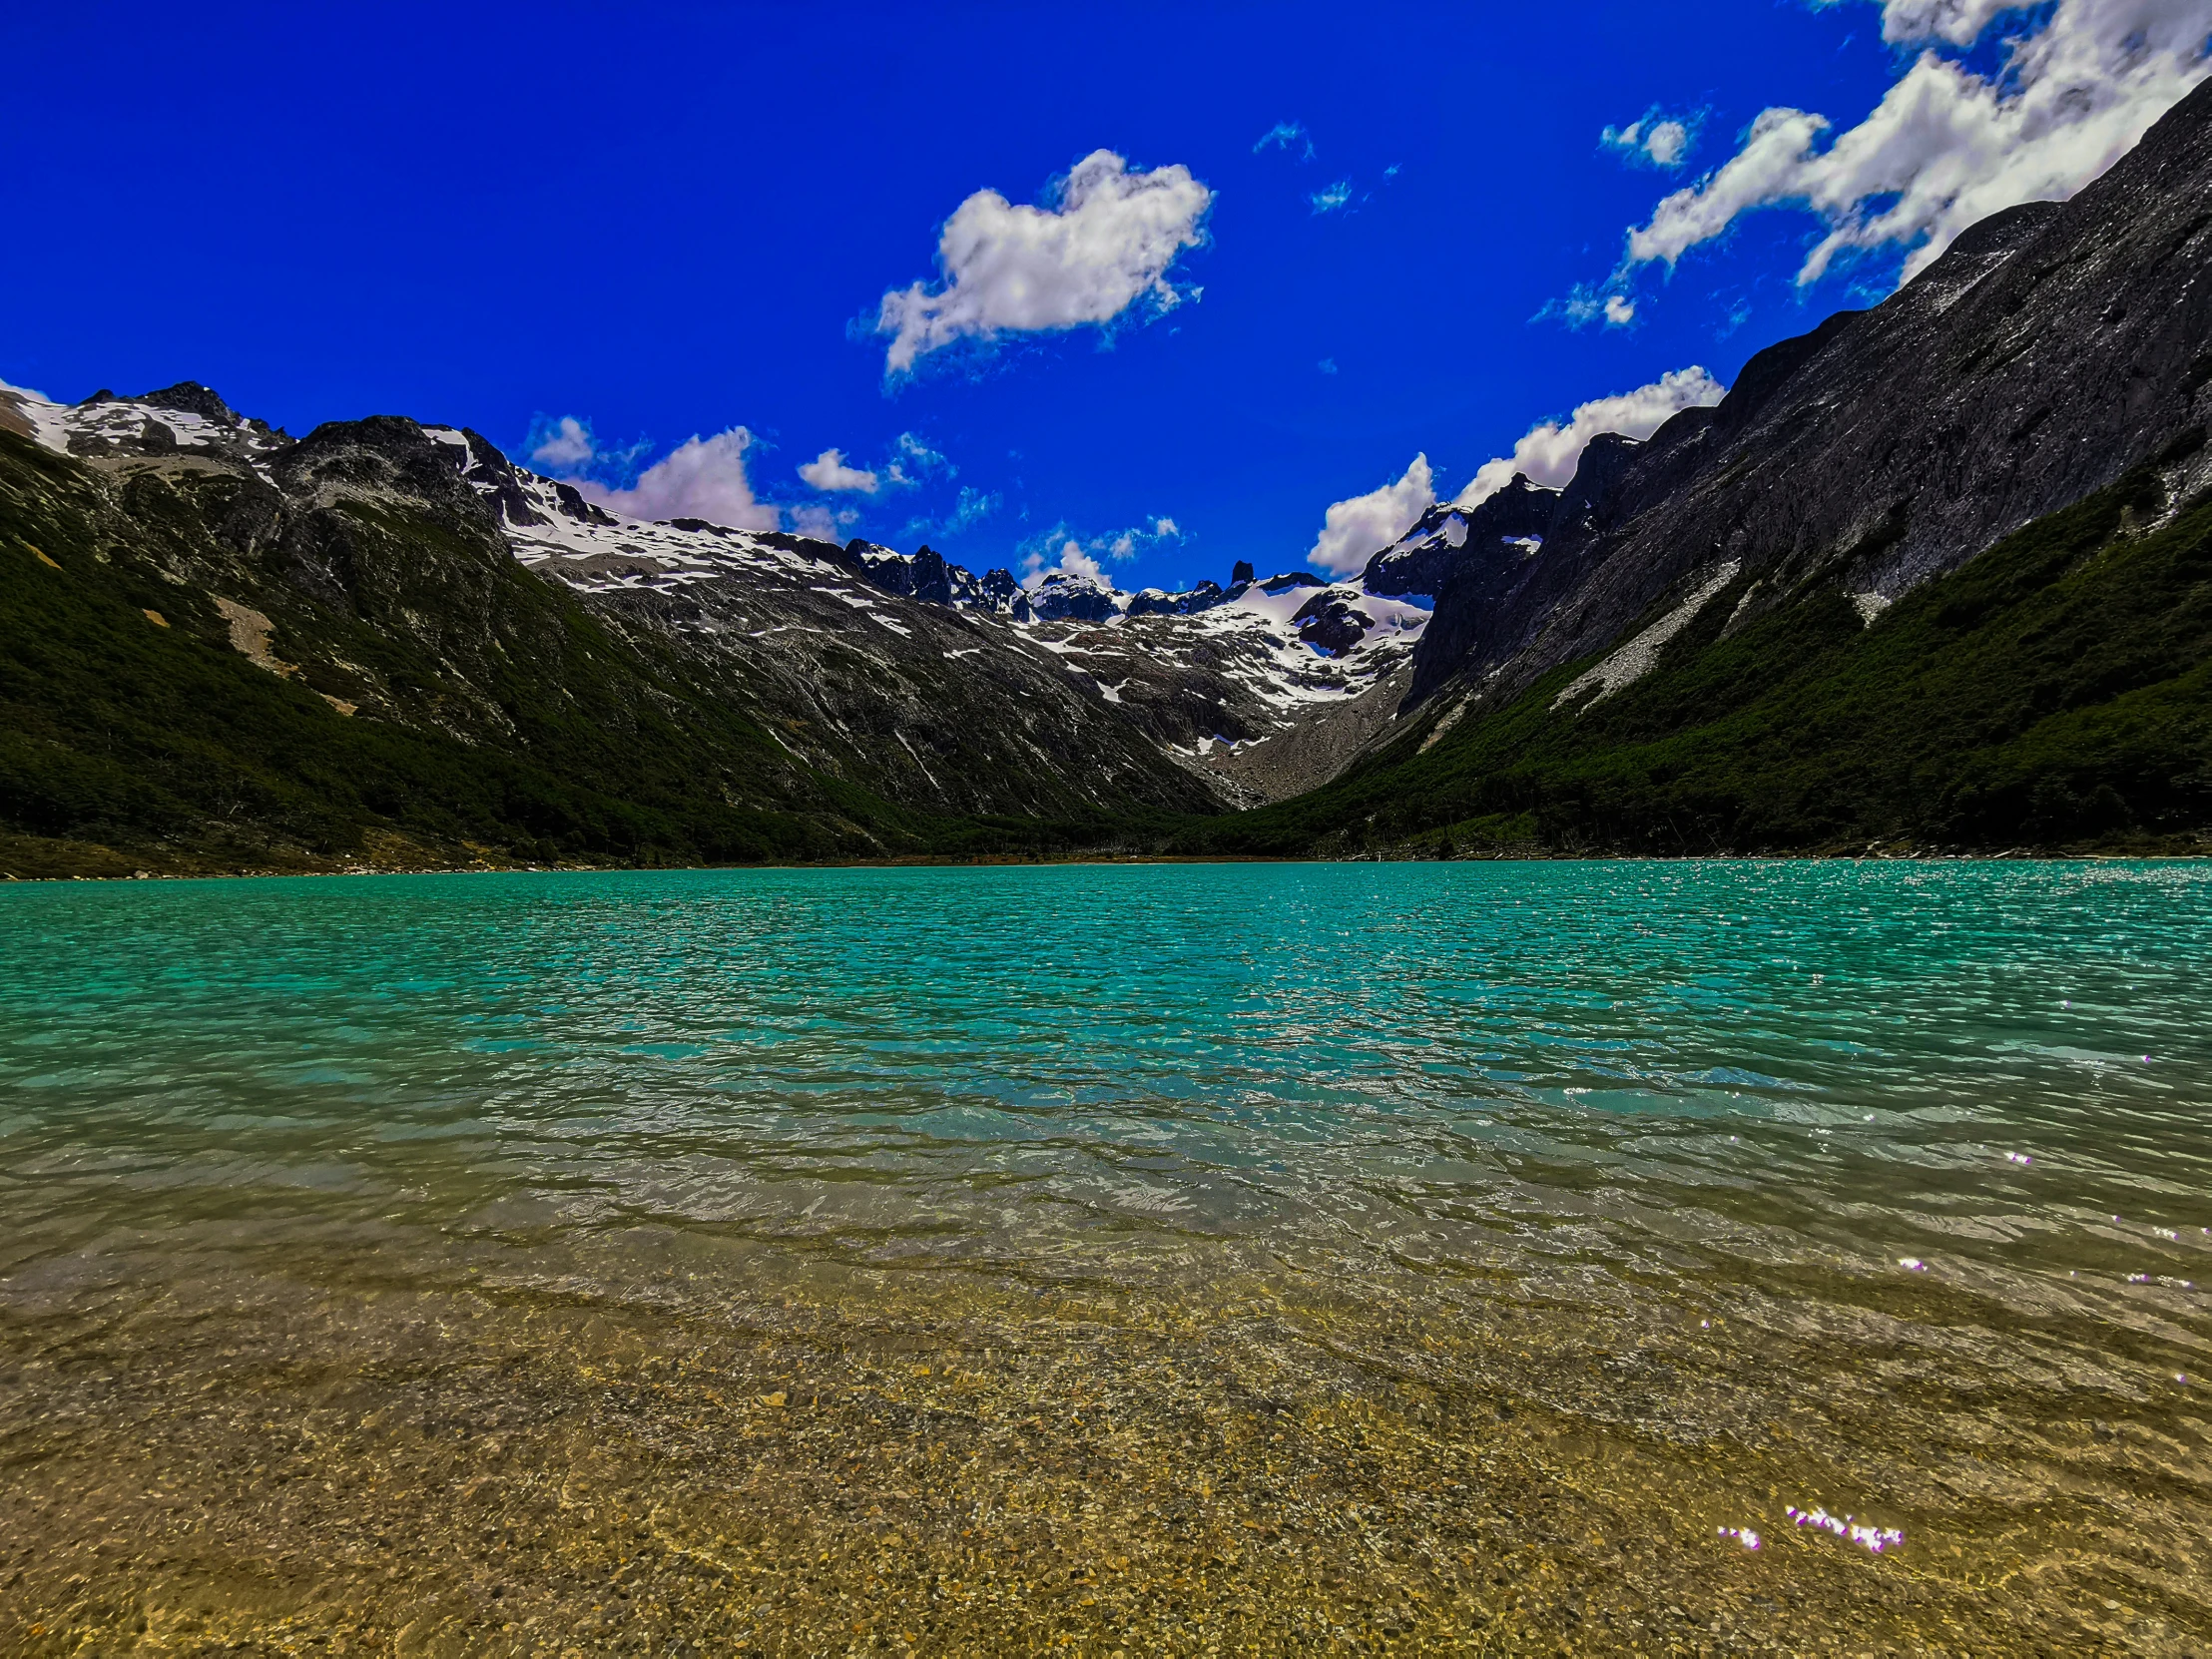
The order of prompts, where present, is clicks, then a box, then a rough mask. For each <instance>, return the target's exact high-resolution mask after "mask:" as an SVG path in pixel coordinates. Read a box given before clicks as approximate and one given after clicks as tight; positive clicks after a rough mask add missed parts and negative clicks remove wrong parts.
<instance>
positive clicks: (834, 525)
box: [791, 501, 860, 541]
mask: <svg viewBox="0 0 2212 1659" xmlns="http://www.w3.org/2000/svg"><path fill="white" fill-rule="evenodd" d="M859 521H860V515H859V514H858V513H857V512H855V511H853V509H852V508H850V507H830V506H827V505H825V504H824V503H822V502H820V501H810V502H808V503H807V504H806V505H805V506H803V507H794V508H792V510H791V530H792V534H794V535H797V536H813V537H814V538H815V539H816V540H817V541H842V540H844V536H845V532H846V531H847V530H849V529H851V528H852V526H853V525H855V524H857V523H858V522H859Z"/></svg>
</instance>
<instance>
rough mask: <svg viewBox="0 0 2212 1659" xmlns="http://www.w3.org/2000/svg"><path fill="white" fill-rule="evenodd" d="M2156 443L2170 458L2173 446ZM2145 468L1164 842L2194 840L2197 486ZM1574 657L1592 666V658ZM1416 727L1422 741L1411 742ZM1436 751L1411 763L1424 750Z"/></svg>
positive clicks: (2206, 758)
mask: <svg viewBox="0 0 2212 1659" xmlns="http://www.w3.org/2000/svg"><path fill="white" fill-rule="evenodd" d="M2168 458H2169V459H2172V458H2175V457H2173V456H2169V457H2168ZM2162 505H2163V492H2162V489H2161V487H2160V485H2159V483H2158V481H2157V479H2156V477H2155V476H2154V475H2152V474H2151V473H2149V472H2144V473H2140V474H2137V475H2135V476H2132V477H2130V478H2128V479H2127V480H2124V481H2123V482H2122V483H2120V484H2118V485H2115V486H2114V487H2113V488H2111V489H2108V490H2105V491H2102V492H2100V493H2099V494H2097V495H2095V496H2092V497H2090V498H2089V499H2087V500H2085V501H2082V502H2080V503H2078V504H2076V505H2075V506H2073V507H2070V508H2068V509H2066V510H2065V511H2063V512H2059V513H2054V514H2052V515H2050V516H2049V517H2048V518H2045V519H2042V520H2039V521H2037V522H2036V523H2034V524H2031V525H2029V526H2028V527H2026V528H2025V529H2023V530H2020V531H2019V532H2017V533H2016V534H2014V535H2012V536H2010V537H2008V538H2006V540H2004V541H2003V542H2002V543H2000V544H1999V545H1997V546H1996V547H1994V548H1992V549H1990V550H1989V551H1988V552H1986V553H1984V554H1982V555H1981V556H1980V557H1978V558H1976V559H1974V560H1972V561H1971V562H1970V563H1968V564H1967V565H1965V566H1964V567H1962V568H1961V569H1959V570H1957V571H1955V572H1953V573H1952V574H1950V575H1948V576H1946V577H1943V578H1940V579H1938V580H1936V581H1933V582H1930V583H1928V584H1926V585H1925V586H1923V587H1921V588H1919V589H1917V590H1915V591H1914V592H1913V593H1912V594H1910V595H1908V596H1907V597H1906V598H1905V599H1903V600H1902V601H1900V602H1899V603H1898V604H1897V605H1896V606H1894V607H1893V608H1891V609H1890V610H1889V611H1887V612H1885V613H1884V614H1883V615H1881V616H1880V617H1879V618H1878V619H1877V620H1876V621H1875V622H1874V624H1873V625H1872V626H1871V627H1869V626H1863V625H1862V623H1861V620H1860V617H1859V615H1858V613H1857V612H1856V611H1855V610H1854V609H1853V607H1852V606H1851V604H1850V603H1849V601H1848V600H1847V599H1846V598H1845V597H1844V595H1843V594H1842V592H1841V591H1840V590H1838V589H1837V588H1836V587H1834V586H1833V585H1830V586H1826V587H1820V588H1814V589H1809V590H1808V591H1806V592H1804V593H1803V594H1801V595H1799V596H1796V597H1795V598H1794V599H1793V600H1792V602H1790V603H1788V604H1786V605H1784V606H1782V607H1781V608H1779V609H1777V610H1775V611H1772V612H1769V613H1768V614H1766V615H1765V616H1763V617H1762V618H1760V620H1758V621H1757V622H1755V623H1752V624H1751V625H1749V626H1747V627H1745V628H1743V629H1742V630H1741V631H1740V632H1738V633H1736V634H1733V635H1731V636H1729V637H1727V638H1725V639H1724V638H1721V637H1720V636H1721V633H1722V630H1723V629H1724V627H1725V626H1726V623H1727V620H1728V618H1729V617H1730V616H1731V615H1732V613H1733V612H1734V611H1735V609H1736V606H1737V603H1738V601H1739V600H1740V599H1741V598H1742V596H1743V594H1744V592H1745V591H1746V590H1747V589H1748V588H1749V587H1750V585H1751V578H1750V577H1748V576H1746V577H1744V578H1741V579H1739V581H1738V582H1737V583H1736V584H1735V585H1733V586H1731V587H1730V588H1728V589H1726V590H1724V591H1723V592H1722V593H1721V594H1720V595H1718V596H1717V597H1716V598H1715V599H1714V600H1713V602H1712V603H1711V604H1709V605H1707V606H1706V607H1705V609H1704V610H1703V611H1702V612H1701V613H1700V615H1699V617H1698V619H1697V621H1696V622H1695V623H1694V624H1693V625H1692V626H1691V627H1689V628H1688V629H1686V630H1684V632H1683V633H1682V634H1680V635H1678V636H1677V637H1676V638H1675V639H1674V640H1673V641H1672V642H1670V644H1669V645H1668V646H1667V648H1666V650H1665V651H1664V652H1663V653H1662V654H1661V657H1660V659H1659V662H1658V664H1657V666H1656V667H1655V668H1654V669H1653V670H1652V672H1651V673H1649V674H1648V675H1646V676H1645V677H1644V678H1643V679H1642V680H1640V681H1638V682H1637V683H1636V684H1635V685H1633V686H1631V687H1629V688H1627V689H1626V690H1624V691H1622V692H1620V693H1618V694H1616V695H1615V696H1613V697H1610V698H1607V699H1605V700H1604V701H1602V702H1598V703H1595V704H1592V703H1589V702H1588V701H1586V700H1580V701H1579V706H1577V705H1569V706H1568V707H1566V708H1564V709H1561V710H1559V711H1558V712H1556V713H1555V712H1553V710H1552V707H1551V705H1552V702H1553V700H1554V699H1555V698H1556V697H1557V696H1558V694H1559V692H1560V691H1561V689H1562V688H1564V687H1565V686H1566V685H1567V684H1569V683H1570V682H1571V681H1572V680H1573V679H1574V677H1575V675H1576V674H1577V673H1579V672H1580V671H1581V670H1582V669H1583V668H1585V667H1587V666H1588V663H1589V661H1590V660H1585V661H1584V662H1580V663H1573V664H1568V665H1565V666H1563V667H1561V668H1559V669H1557V670H1555V671H1553V672H1552V673H1550V674H1547V675H1546V676H1544V677H1543V678H1542V679H1541V680H1539V681H1537V682H1536V683H1535V684H1534V685H1532V686H1530V687H1528V688H1527V689H1526V690H1525V691H1524V692H1523V693H1522V694H1521V695H1520V696H1519V697H1518V698H1516V699H1515V700H1514V701H1513V702H1511V703H1510V704H1509V705H1507V706H1506V707H1504V708H1501V709H1497V710H1493V711H1479V710H1475V711H1470V712H1469V713H1468V715H1467V716H1466V718H1464V719H1463V720H1461V721H1460V722H1459V724H1457V725H1456V726H1453V727H1451V728H1449V729H1448V730H1445V731H1443V733H1442V735H1441V736H1440V737H1437V736H1436V735H1435V734H1436V732H1437V729H1438V722H1439V720H1440V718H1441V715H1442V711H1443V708H1444V707H1445V706H1446V705H1448V703H1449V702H1450V701H1451V700H1450V699H1449V697H1448V696H1445V697H1439V698H1438V699H1437V703H1436V707H1435V708H1434V709H1433V710H1432V711H1431V712H1430V713H1429V715H1428V716H1427V717H1426V718H1424V719H1422V720H1420V721H1418V722H1417V724H1416V726H1415V728H1414V729H1413V730H1412V731H1410V732H1409V733H1408V734H1407V735H1406V737H1404V738H1403V739H1400V740H1399V741H1397V742H1396V743H1394V744H1392V745H1390V746H1389V747H1388V748H1386V749H1385V750H1383V752H1382V753H1381V754H1379V755H1378V756H1376V757H1375V758H1374V759H1372V760H1371V761H1369V762H1368V763H1367V764H1365V765H1363V766H1362V767H1360V768H1358V769H1356V770H1355V771H1354V772H1352V773H1351V774H1349V775H1347V776H1346V777H1345V778H1343V779H1340V780H1339V781H1338V782H1336V783H1335V784H1332V785H1330V786H1328V787H1327V788H1324V789H1322V790H1318V791H1316V792H1314V793H1313V794H1311V795H1307V796H1303V797H1300V798H1298V799H1297V800H1294V801H1288V802H1284V803H1281V804H1279V805H1277V806H1275V807H1272V808H1267V809H1264V810H1262V811H1259V812H1255V813H1248V814H1244V815H1240V816H1239V817H1236V818H1234V819H1223V820H1218V821H1211V822H1206V823H1199V824H1193V825H1191V826H1189V827H1188V828H1186V829H1185V830H1183V831H1182V832H1181V833H1180V834H1179V835H1178V837H1177V839H1176V842H1175V844H1176V846H1177V847H1178V849H1179V850H1184V851H1191V852H1234V853H1260V854H1293V853H1301V852H1317V851H1318V852H1348V851H1360V850H1363V849H1378V850H1380V849H1384V848H1413V849H1425V850H1429V851H1440V852H1454V851H1457V852H1481V851H1486V850H1494V849H1501V848H1507V847H1523V848H1527V847H1542V848H1545V849H1547V850H1554V851H1624V852H1652V853H1702V852H1719V851H1737V852H1743V851H1762V850H1767V851H1824V850H1827V851H1833V850H1857V849H1861V848H1864V847H1866V846H1868V845H1869V844H1870V843H1874V842H1893V843H1894V842H1901V841H1902V842H1907V843H1910V844H1914V845H1919V846H1927V847H1955V848H1960V849H1977V850H1998V849H2003V848H2010V847H2021V846H2033V847H2058V846H2094V845H2112V846H2132V847H2153V846H2160V845H2170V846H2175V847H2181V846H2190V845H2195V844H2200V843H2201V837H2202V836H2203V835H2204V833H2205V831H2206V830H2212V498H2203V497H2200V498H2199V499H2198V500H2196V501H2194V502H2192V503H2190V504H2189V505H2188V506H2187V507H2186V508H2184V509H2183V510H2182V511H2181V512H2179V513H2178V514H2177V515H2175V516H2174V517H2173V518H2172V520H2171V521H2170V522H2167V523H2165V524H2164V525H2163V526H2162V527H2161V528H2159V529H2157V530H2155V531H2152V532H2150V533H2147V534H2146V533H2142V532H2141V531H2140V529H2139V528H2138V527H2139V526H2140V525H2141V524H2142V523H2145V522H2148V521H2150V520H2151V519H2152V518H2153V517H2154V516H2155V515H2157V514H2158V512H2159V510H2160V508H2161V506H2162ZM1591 660H1594V659H1591ZM1431 740H1432V741H1431ZM1424 742H1429V745H1430V746H1429V747H1428V749H1427V752H1426V753H1422V745H1423V743H1424Z"/></svg>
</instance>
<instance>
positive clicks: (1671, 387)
mask: <svg viewBox="0 0 2212 1659" xmlns="http://www.w3.org/2000/svg"><path fill="white" fill-rule="evenodd" d="M1727 392H1728V388H1727V387H1726V386H1724V385H1722V384H1721V383H1720V382H1719V381H1718V380H1716V379H1714V378H1713V376H1712V375H1710V374H1708V373H1706V372H1705V370H1704V369H1702V368H1700V367H1698V366H1697V365H1696V364H1695V363H1693V364H1691V365H1690V366H1689V367H1688V368H1677V369H1674V370H1671V371H1670V372H1668V373H1666V374H1662V375H1661V376H1660V377H1659V378H1658V379H1656V380H1654V381H1653V382H1652V383H1651V384H1650V385H1648V386H1638V387H1637V388H1636V389H1635V390H1634V391H1629V392H1622V393H1620V394H1619V395H1618V396H1615V397H1597V398H1592V399H1591V400H1590V401H1589V402H1587V403H1584V404H1581V405H1579V406H1578V407H1577V408H1576V409H1575V411H1574V413H1573V414H1572V415H1571V416H1570V417H1569V418H1567V419H1566V420H1564V421H1559V420H1546V421H1541V422H1539V423H1538V424H1536V425H1534V426H1531V427H1530V428H1529V429H1528V431H1527V433H1526V435H1524V436H1523V437H1522V438H1521V440H1520V442H1518V443H1516V444H1514V445H1513V452H1512V454H1510V455H1501V456H1499V457H1498V458H1497V459H1495V460H1489V461H1484V462H1483V463H1482V465H1481V466H1479V467H1477V468H1476V469H1475V474H1474V477H1473V478H1472V479H1471V480H1470V481H1469V482H1468V484H1467V487H1466V488H1465V489H1463V490H1461V491H1460V492H1459V493H1458V495H1457V496H1456V497H1454V498H1453V501H1452V505H1453V506H1455V507H1472V506H1474V505H1475V504H1477V503H1478V502H1482V501H1486V500H1488V499H1489V498H1490V497H1491V496H1493V495H1495V494H1496V493H1497V492H1498V491H1499V490H1501V489H1503V488H1504V487H1505V486H1506V485H1507V484H1509V483H1511V482H1512V481H1513V474H1514V473H1516V472H1525V473H1526V474H1528V477H1529V480H1530V482H1532V483H1538V484H1542V485H1544V486H1546V487H1547V488H1550V489H1557V488H1559V487H1560V486H1561V485H1563V484H1565V483H1566V482H1567V481H1568V480H1569V479H1571V478H1573V476H1574V469H1575V468H1576V466H1578V465H1579V464H1580V463H1581V460H1582V451H1583V450H1584V449H1585V448H1587V447H1588V445H1589V442H1590V440H1591V439H1592V438H1594V437H1596V436H1597V435H1598V434H1599V433H1600V432H1620V433H1622V434H1624V435H1626V436H1628V437H1632V438H1648V437H1650V436H1651V434H1652V433H1654V432H1656V431H1658V430H1659V428H1660V427H1661V426H1664V425H1665V424H1666V423H1667V422H1668V421H1669V420H1671V419H1672V418H1674V416H1676V415H1678V414H1680V413H1681V412H1682V411H1683V410H1684V409H1690V408H1698V407H1703V406H1707V405H1710V404H1714V403H1718V402H1719V401H1720V400H1721V399H1722V397H1724V396H1725V395H1727ZM1393 539H1394V538H1393Z"/></svg>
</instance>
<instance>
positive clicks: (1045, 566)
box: [1021, 513, 1190, 587]
mask: <svg viewBox="0 0 2212 1659" xmlns="http://www.w3.org/2000/svg"><path fill="white" fill-rule="evenodd" d="M1189 539H1190V538H1189V537H1188V536H1186V535H1184V534H1183V527H1182V526H1181V525H1179V524H1177V523H1176V522H1175V520H1174V519H1172V518H1169V517H1168V516H1167V515H1166V514H1164V513H1160V514H1155V515H1154V516H1153V518H1152V520H1151V523H1150V527H1149V528H1148V527H1147V526H1145V525H1142V524H1136V525H1131V526H1130V527H1129V528H1128V529H1126V530H1109V531H1107V532H1106V533H1105V534H1104V535H1099V536H1089V537H1081V536H1078V535H1077V534H1076V533H1075V532H1073V531H1071V530H1070V529H1069V528H1068V525H1067V520H1065V519H1062V520H1061V521H1060V522H1059V523H1057V524H1055V525H1053V527H1052V528H1051V529H1049V530H1047V531H1046V532H1045V533H1044V534H1043V535H1041V536H1039V537H1037V538H1036V539H1035V540H1034V541H1033V542H1031V543H1029V544H1027V550H1026V551H1025V552H1024V553H1023V555H1022V561H1021V568H1022V570H1023V572H1024V573H1025V574H1024V576H1023V580H1024V582H1025V583H1027V585H1028V586H1030V587H1035V586H1036V585H1037V583H1038V582H1041V581H1043V580H1044V578H1045V577H1047V576H1049V575H1051V574H1052V573H1053V572H1054V571H1056V570H1065V571H1067V572H1069V573H1070V574H1073V575H1078V576H1088V577H1091V578H1093V579H1095V580H1099V581H1105V582H1106V585H1107V586H1108V587H1111V586H1113V583H1112V582H1111V581H1108V580H1107V578H1106V577H1105V575H1104V571H1105V566H1106V564H1108V563H1112V564H1126V563H1128V562H1129V561H1130V560H1131V559H1134V558H1135V557H1136V556H1137V555H1138V554H1140V553H1142V552H1144V551H1145V550H1146V549H1147V548H1151V547H1157V546H1158V545H1159V544H1160V543H1161V542H1164V541H1178V542H1180V541H1188V540H1189Z"/></svg>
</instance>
